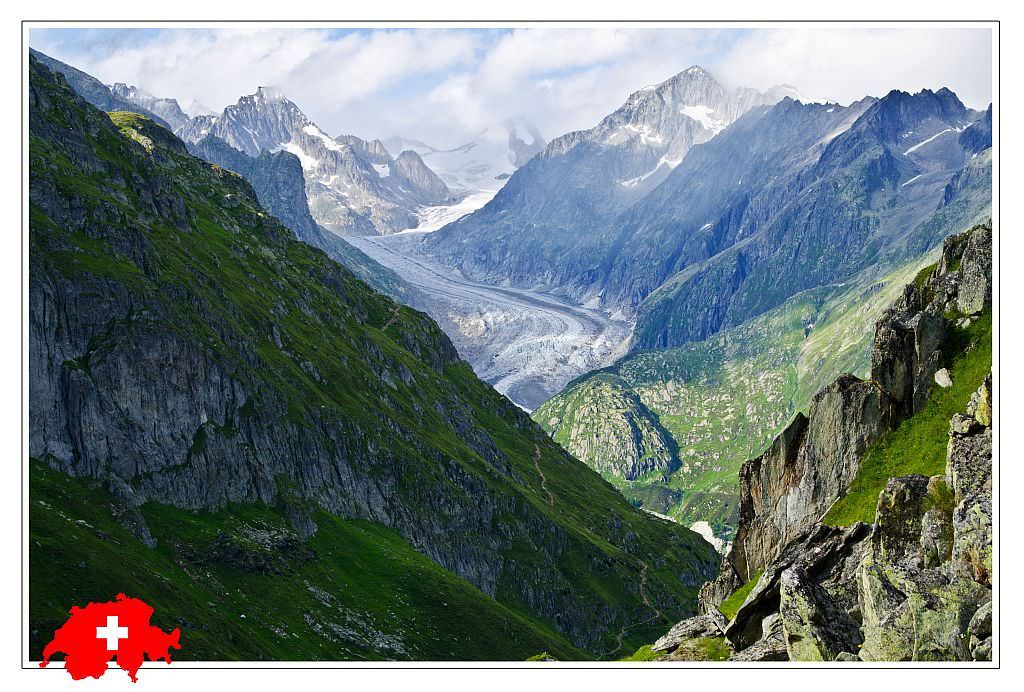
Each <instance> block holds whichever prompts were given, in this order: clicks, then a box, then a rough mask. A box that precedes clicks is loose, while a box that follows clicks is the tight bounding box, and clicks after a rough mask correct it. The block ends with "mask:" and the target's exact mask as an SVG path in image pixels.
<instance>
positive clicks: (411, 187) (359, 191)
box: [178, 87, 451, 235]
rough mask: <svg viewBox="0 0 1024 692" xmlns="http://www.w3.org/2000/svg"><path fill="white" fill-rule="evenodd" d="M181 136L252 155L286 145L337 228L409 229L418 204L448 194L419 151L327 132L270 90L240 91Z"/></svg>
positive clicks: (319, 209)
mask: <svg viewBox="0 0 1024 692" xmlns="http://www.w3.org/2000/svg"><path fill="white" fill-rule="evenodd" d="M178 133H179V134H181V135H182V137H183V138H184V139H185V140H186V141H192V142H195V141H198V139H200V138H201V137H205V136H210V135H212V136H215V137H218V138H220V139H222V140H224V141H225V142H227V143H228V144H229V145H231V146H232V147H234V148H236V149H238V150H239V151H241V152H243V153H245V154H247V155H249V156H252V157H256V156H259V154H260V152H262V151H270V152H275V151H279V150H282V149H283V150H285V151H288V152H290V153H292V154H295V155H296V156H298V157H299V160H300V161H301V162H302V167H303V171H304V173H305V176H306V186H307V198H308V200H309V207H310V210H311V212H312V213H313V217H314V218H315V219H316V220H317V222H318V223H319V224H320V225H322V226H323V227H325V228H326V229H328V230H330V231H331V232H333V233H336V234H338V235H363V234H374V233H390V232H393V231H398V230H404V229H407V228H413V227H415V226H416V224H417V222H418V221H417V217H416V213H415V211H416V209H417V208H418V207H420V206H428V205H437V204H442V203H445V202H448V201H449V200H450V199H451V193H450V192H449V191H448V188H447V187H446V186H445V184H444V182H443V181H442V180H441V179H440V178H438V177H437V175H435V174H434V172H433V171H431V170H430V169H429V168H428V167H427V166H426V164H424V163H423V161H422V159H420V157H419V155H418V154H416V153H415V152H412V151H403V152H401V153H400V154H399V155H398V156H397V157H394V158H393V157H392V156H391V155H390V154H389V153H388V151H387V149H385V147H384V145H383V143H381V142H380V141H376V140H375V141H372V142H368V141H365V140H362V139H360V138H358V137H355V136H352V135H343V136H341V137H330V136H328V135H327V134H326V133H325V132H324V131H323V130H321V129H320V128H319V127H318V126H317V125H316V124H315V123H314V122H312V121H311V120H310V119H309V118H308V117H306V115H305V114H304V113H303V112H302V111H301V110H300V109H299V108H298V106H296V105H295V103H293V102H292V101H290V100H288V99H287V98H285V96H284V95H283V94H282V93H281V92H280V91H279V90H277V89H273V88H270V87H260V88H258V89H257V90H256V93H254V94H251V95H248V96H243V97H242V98H240V99H239V100H238V102H237V103H235V104H233V105H231V106H228V107H227V108H225V109H224V111H223V113H221V114H220V115H219V116H217V117H216V118H209V119H208V123H207V122H206V121H204V123H203V126H202V128H201V129H200V130H199V131H198V132H191V131H182V130H178Z"/></svg>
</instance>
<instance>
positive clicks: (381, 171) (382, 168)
mask: <svg viewBox="0 0 1024 692" xmlns="http://www.w3.org/2000/svg"><path fill="white" fill-rule="evenodd" d="M373 170H375V171H377V175H379V176H380V177H382V178H387V177H388V176H389V175H391V167H390V166H388V165H387V164H386V163H375V164H373Z"/></svg>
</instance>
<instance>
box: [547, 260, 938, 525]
mask: <svg viewBox="0 0 1024 692" xmlns="http://www.w3.org/2000/svg"><path fill="white" fill-rule="evenodd" d="M926 261H927V259H925V258H922V259H918V260H916V261H914V262H912V263H909V264H907V265H905V266H903V267H901V268H899V269H897V270H895V271H893V272H891V273H889V274H887V275H885V276H883V277H881V278H874V277H873V276H871V275H866V276H864V277H860V278H859V279H857V280H855V281H851V282H850V283H849V284H847V285H845V286H843V287H828V288H822V289H816V290H814V291H807V292H804V293H801V294H799V295H797V296H795V297H794V298H792V299H790V300H789V301H787V302H786V303H785V304H784V305H782V306H781V307H779V308H776V309H775V310H772V311H770V312H768V313H766V314H764V315H762V316H760V317H758V318H755V319H753V320H751V321H749V322H747V323H746V324H744V325H741V326H740V327H736V328H734V329H730V330H728V331H726V332H723V333H722V334H720V335H716V336H715V337H712V338H710V339H708V340H707V341H705V342H702V343H699V344H692V345H688V346H684V347H681V348H676V349H668V350H663V351H648V352H641V353H638V354H633V355H630V356H627V357H625V358H623V359H622V360H620V361H619V362H618V363H616V364H615V365H614V366H612V367H610V368H606V369H605V370H602V371H599V372H598V373H597V374H591V375H588V376H585V377H583V378H580V379H579V380H577V381H576V382H574V383H571V384H570V385H569V386H568V387H567V388H566V390H565V391H564V392H563V393H561V394H559V395H558V396H556V397H553V398H552V399H550V400H549V401H548V402H545V403H544V404H543V405H542V406H541V407H539V408H538V409H537V411H536V412H535V413H534V419H535V420H537V421H538V422H539V423H540V424H541V425H542V426H544V427H545V429H547V430H548V431H549V432H551V433H552V434H553V437H554V439H555V441H557V442H558V443H559V444H562V445H563V446H564V447H566V448H567V449H569V450H570V451H573V452H578V450H577V449H575V447H574V445H573V442H572V440H571V439H570V437H569V435H568V432H567V431H568V429H569V427H570V426H567V425H560V424H555V425H552V421H559V422H560V421H561V420H562V419H565V420H566V421H569V420H573V417H575V416H577V411H576V410H575V409H576V408H578V407H576V406H574V404H573V400H574V392H575V391H576V390H583V389H585V388H586V387H588V386H590V382H591V381H593V380H596V379H599V378H600V377H605V376H615V378H616V380H617V382H619V383H621V386H630V387H631V388H632V390H633V393H634V394H635V395H636V396H637V397H638V398H639V399H640V400H641V401H642V402H643V403H644V404H645V405H646V406H647V408H648V409H649V410H650V411H651V412H652V413H653V414H655V415H656V416H657V421H658V423H659V424H660V425H661V427H662V430H663V431H664V433H665V434H666V435H668V436H670V437H671V439H672V440H673V441H674V442H675V443H676V446H677V449H678V456H679V467H680V468H679V470H678V471H676V472H675V473H673V474H671V475H670V476H669V478H668V480H667V481H663V480H662V479H661V474H660V473H655V474H649V475H648V477H646V478H640V479H637V480H636V481H625V480H624V479H622V478H621V477H617V476H615V475H614V474H612V473H609V472H608V470H607V463H606V461H605V460H603V459H600V460H598V459H591V458H587V456H582V457H581V458H583V460H584V461H586V462H588V463H589V464H590V465H591V466H594V467H597V468H599V469H600V470H601V471H602V475H604V477H605V478H606V479H607V480H608V481H609V482H611V483H612V484H613V485H615V486H616V487H617V488H619V489H620V490H621V491H622V492H623V493H624V494H625V495H626V497H627V498H629V499H630V500H631V501H632V502H634V503H635V504H638V505H640V506H643V507H645V508H646V509H650V510H654V511H657V512H661V513H664V514H668V515H670V516H672V517H674V518H676V519H678V520H679V521H681V522H682V523H684V524H690V523H693V522H695V521H700V520H704V521H708V522H709V523H710V524H711V525H712V528H713V529H714V531H715V533H716V535H718V536H720V537H723V538H727V539H728V538H731V535H732V533H733V531H734V528H735V521H736V512H737V503H738V487H737V484H736V477H737V473H738V471H739V467H740V465H741V464H742V463H743V462H744V461H746V460H747V459H751V458H754V457H756V456H758V455H759V454H761V453H762V452H763V451H764V450H765V449H766V448H767V447H768V445H770V444H771V441H772V440H773V439H774V437H775V436H776V435H777V434H778V433H779V432H780V431H781V430H782V429H783V428H784V427H785V426H786V425H787V424H788V423H789V421H790V420H792V417H793V416H794V415H795V414H796V412H797V411H799V410H805V409H806V406H807V404H808V403H809V402H810V399H811V397H812V396H813V395H814V394H815V392H817V391H818V390H819V389H820V388H821V387H822V386H824V385H826V384H828V383H829V382H831V381H832V380H833V379H835V377H836V376H838V375H839V374H841V373H843V372H853V373H855V374H857V375H860V376H864V375H866V372H867V369H868V367H869V364H870V345H871V338H872V336H873V334H874V323H875V320H876V319H877V317H878V315H880V314H881V312H882V311H883V310H884V309H885V308H886V307H887V306H888V305H889V304H891V302H892V300H893V299H894V298H895V297H896V295H897V294H898V293H899V292H900V291H901V290H902V288H903V286H904V285H905V284H906V283H907V282H908V281H910V280H911V279H912V278H913V276H914V274H915V272H917V271H918V270H919V268H920V267H921V265H922V264H923V263H924V262H926ZM573 422H574V423H575V424H576V425H577V426H578V427H581V428H584V429H585V428H586V425H585V424H582V425H581V422H580V421H578V420H573Z"/></svg>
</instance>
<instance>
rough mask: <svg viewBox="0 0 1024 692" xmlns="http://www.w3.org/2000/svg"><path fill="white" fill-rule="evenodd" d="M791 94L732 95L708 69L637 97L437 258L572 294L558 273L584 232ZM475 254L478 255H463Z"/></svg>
mask: <svg viewBox="0 0 1024 692" xmlns="http://www.w3.org/2000/svg"><path fill="white" fill-rule="evenodd" d="M792 93H793V92H792V89H791V88H790V87H777V88H774V89H771V90H769V91H768V92H759V91H756V90H753V89H743V88H740V89H736V90H735V91H729V90H727V89H726V88H724V87H722V86H721V85H720V84H719V83H718V82H717V81H715V79H714V78H713V77H712V76H711V75H710V73H708V72H707V71H706V70H704V69H703V68H701V67H699V66H696V65H695V66H693V67H690V68H689V69H687V70H684V71H683V72H680V73H679V74H677V75H675V76H674V77H672V78H670V79H668V80H665V81H664V82H662V83H661V84H657V85H652V86H650V87H646V88H644V89H641V90H639V91H637V92H634V93H633V94H631V95H630V96H629V97H628V98H627V100H626V102H625V103H624V104H623V105H622V106H621V107H620V108H619V109H617V110H616V111H615V112H613V113H611V114H609V115H608V116H607V117H605V118H604V119H603V120H602V121H601V122H600V123H599V124H598V125H596V126H595V127H593V128H591V129H589V130H581V131H577V132H570V133H568V134H565V135H562V136H561V137H557V138H555V139H554V140H552V141H551V142H550V143H549V144H548V145H547V146H546V147H545V148H544V150H543V151H541V152H540V153H538V154H536V155H535V156H534V157H533V158H532V159H530V161H529V163H528V164H527V165H525V166H523V167H522V168H520V169H519V170H517V171H516V172H515V173H514V174H513V175H512V177H511V178H510V179H509V181H508V182H507V183H506V185H505V187H503V188H502V189H501V191H500V192H499V193H498V194H497V195H496V196H495V198H494V199H493V200H492V201H491V202H489V203H488V204H487V205H485V206H484V207H483V208H482V209H480V210H479V211H477V212H474V213H473V214H471V215H469V216H466V217H463V218H462V219H460V220H459V221H456V222H453V223H452V224H450V225H449V226H448V227H446V228H445V229H443V232H442V233H440V234H437V236H436V238H431V239H430V240H431V242H430V248H431V252H432V253H433V254H435V255H436V256H437V257H438V258H440V259H443V260H444V261H445V262H446V263H448V264H450V265H451V266H453V267H456V268H458V269H459V270H461V271H462V272H463V273H465V274H466V275H467V276H469V277H471V278H473V279H474V280H477V281H490V282H493V283H500V282H502V281H511V282H512V283H513V284H514V285H520V286H534V285H543V286H549V287H552V288H555V289H562V290H567V291H568V290H570V289H569V287H568V285H569V284H570V283H572V282H571V281H568V280H564V279H568V276H567V275H568V274H570V273H571V272H572V271H574V270H573V269H572V268H571V267H570V268H569V269H568V270H566V271H562V272H561V273H563V274H566V276H558V274H559V273H560V270H559V269H558V265H559V263H560V262H562V263H565V262H566V261H568V260H567V258H566V257H564V256H562V257H559V255H564V254H565V253H567V251H569V250H571V249H572V247H573V245H575V242H576V240H577V238H578V236H579V234H580V233H581V229H586V230H589V227H591V226H597V225H600V222H601V221H602V220H603V219H605V218H606V217H607V216H609V215H613V214H615V213H617V212H619V211H620V210H622V209H623V208H625V207H627V206H629V205H630V204H631V203H633V202H635V201H636V200H637V199H639V198H641V197H642V196H643V195H644V194H646V193H647V192H649V191H650V190H651V189H653V188H654V187H655V186H656V185H657V184H658V183H660V182H661V181H662V180H664V179H665V177H666V176H667V175H668V174H669V173H670V172H671V171H672V170H673V169H674V168H675V167H677V166H678V165H679V163H680V162H681V161H682V160H683V158H684V157H685V156H686V155H687V153H688V152H689V150H690V149H691V148H692V147H693V146H695V145H697V144H700V143H702V142H706V141H708V140H710V139H711V138H713V137H715V136H716V135H717V134H718V133H719V132H721V131H722V130H723V129H724V128H725V127H727V126H728V125H729V124H731V123H732V122H733V121H734V120H735V119H736V118H738V117H739V116H740V115H741V114H742V113H744V112H745V111H746V110H748V109H750V108H753V107H755V106H758V105H762V104H770V103H775V102H777V101H779V100H781V99H782V98H784V97H785V96H786V95H792ZM467 244H469V245H471V246H472V250H471V251H468V252H466V251H463V250H465V246H466V245H467ZM456 246H460V247H463V250H460V251H456V249H455V248H456ZM527 249H529V250H530V252H529V253H527V252H526V250H527ZM579 269H580V270H582V267H580V268H579ZM588 298H589V296H587V297H582V298H581V299H580V301H579V302H581V303H583V302H585V301H586V300H587V299H588Z"/></svg>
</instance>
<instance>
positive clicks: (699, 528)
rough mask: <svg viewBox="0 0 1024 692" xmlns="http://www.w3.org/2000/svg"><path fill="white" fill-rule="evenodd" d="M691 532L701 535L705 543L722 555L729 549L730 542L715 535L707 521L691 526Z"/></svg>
mask: <svg viewBox="0 0 1024 692" xmlns="http://www.w3.org/2000/svg"><path fill="white" fill-rule="evenodd" d="M690 531H694V532H696V533H699V534H700V535H701V537H703V538H704V540H705V541H707V542H708V543H710V544H711V545H712V547H714V549H715V550H716V551H718V552H719V553H720V554H723V555H724V554H725V552H726V551H727V550H728V549H729V542H728V541H723V540H722V539H721V538H719V537H718V536H716V535H715V532H714V531H712V530H711V524H709V523H707V522H706V521H697V522H694V523H692V524H690Z"/></svg>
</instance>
